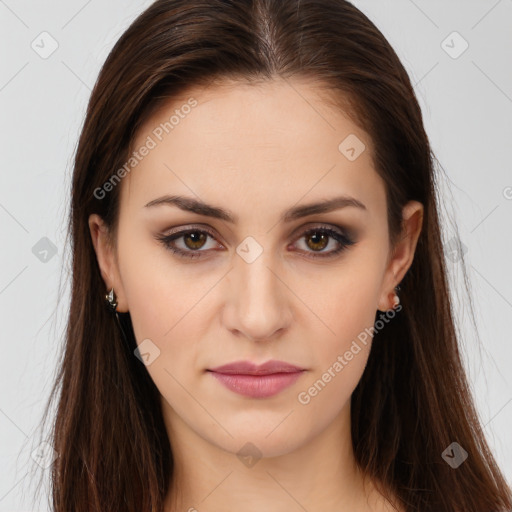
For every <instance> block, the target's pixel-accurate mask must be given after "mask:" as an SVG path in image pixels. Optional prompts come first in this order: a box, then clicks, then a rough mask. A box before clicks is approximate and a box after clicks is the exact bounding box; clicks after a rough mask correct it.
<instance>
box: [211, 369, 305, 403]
mask: <svg viewBox="0 0 512 512" xmlns="http://www.w3.org/2000/svg"><path fill="white" fill-rule="evenodd" d="M207 371H209V372H211V374H212V375H213V376H214V377H215V378H216V379H217V380H218V381H219V382H221V383H222V384H224V386H226V387H227V388H228V389H230V390H231V391H234V392H235V393H238V394H240V395H244V396H248V397H251V398H267V397H270V396H273V395H276V394H277V393H279V392H281V391H282V390H283V389H285V388H287V387H288V386H291V385H292V384H293V383H294V382H295V381H296V380H297V379H298V378H299V377H300V376H301V375H302V373H303V372H304V371H305V369H304V368H299V367H298V366H295V365H291V364H289V363H286V362H284V361H267V362H266V363H264V364H262V365H259V366H258V365H256V364H254V363H252V362H250V361H237V362H234V363H230V364H225V365H222V366H218V367H216V368H211V369H208V370H207Z"/></svg>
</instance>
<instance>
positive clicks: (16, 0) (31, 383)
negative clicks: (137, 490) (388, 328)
mask: <svg viewBox="0 0 512 512" xmlns="http://www.w3.org/2000/svg"><path fill="white" fill-rule="evenodd" d="M150 3H151V2H150V1H142V0H138V1H137V0H131V1H126V0H123V1H121V0H109V2H100V1H99V0H89V1H86V0H67V1H64V0H61V1H52V2H35V1H23V0H5V1H3V0H0V34H1V35H0V37H1V38H2V44H1V52H2V53H1V67H0V105H1V113H2V114H1V117H0V126H1V132H0V133H1V139H0V140H1V148H2V150H1V156H0V161H1V165H2V172H1V173H0V183H1V184H0V226H1V234H2V250H1V252H0V254H1V256H0V257H1V264H0V311H1V326H2V329H1V334H2V358H1V359H0V388H1V390H2V392H1V398H0V457H1V464H0V512H3V511H21V510H24V511H28V510H31V511H35V510H41V511H42V510H47V507H46V504H45V501H44V499H43V501H42V502H41V503H32V495H31V493H32V492H33V487H34V485H35V484H34V483H33V482H34V481H35V479H36V473H35V467H38V466H35V465H34V462H33V460H32V459H31V453H32V452H33V451H34V450H35V449H36V448H37V445H38V443H39V437H38V432H37V431H36V428H37V427H38V425H39V421H40V417H41V413H42V407H43V405H44V404H45V403H46V399H47V396H48V393H49V390H50V385H51V383H52V381H53V378H54V372H55V368H56V356H57V354H58V352H59V350H60V346H61V341H62V336H63V330H64V326H65V320H66V318H65V315H66V310H67V303H68V300H69V282H68V281H69V278H68V274H67V272H68V264H67V259H68V257H69V254H67V249H66V247H65V221H66V215H67V213H68V210H67V208H68V199H69V197H68V194H69V183H70V176H71V163H72V158H73V153H74V150H75V145H76V141H77V137H78V134H79V130H80V126H81V123H82V121H83V116H84V112H85V107H86V103H87V100H88V97H89V94H90V91H91V88H92V86H93V84H94V82H95V80H96V77H97V75H98V72H99V69H100V66H101V65H102V63H103V61H104V59H105V58H106V56H107V54H108V52H109V51H110V49H111V48H112V46H113V44H114V43H115V41H116V40H117V39H118V38H119V36H120V35H121V34H122V32H123V31H124V30H125V29H126V28H127V26H128V25H129V23H130V22H131V21H132V20H133V19H134V18H135V17H136V16H137V15H138V14H139V13H140V12H141V11H142V10H143V9H144V8H145V7H147V6H148V5H149V4H150ZM354 3H355V5H357V6H358V7H359V8H360V9H361V10H363V12H365V13H366V14H367V15H368V17H369V18H370V19H371V20H372V21H373V22H374V23H375V24H376V25H377V26H378V27H379V28H380V30H381V31H382V32H383V33H384V35H385V36H386V37H387V38H388V40H389V41H390V43H391V44H392V46H393V47H394V48H395V50H396V51H397V53H398V55H399V57H400V58H401V59H402V62H403V63H404V65H405V67H406V69H407V70H408V72H409V73H410V76H411V79H412V82H413V83H414V84H415V89H416V91H417V95H418V98H419V101H420V104H421V106H422V109H423V113H424V120H425V125H426V129H427V133H428V134H429V136H430V140H431V143H432V146H433V149H434V152H435V154H436V156H437V157H438V159H439V161H440V163H441V164H442V166H443V168H444V170H445V171H446V174H447V178H448V179H447V180H444V179H443V178H442V177H441V178H440V181H441V185H442V190H443V197H444V198H445V199H444V200H445V202H446V204H447V212H448V214H450V215H452V216H453V217H454V220H455V222H456V223H457V224H458V228H459V234H460V240H461V242H462V244H463V246H464V247H465V248H467V252H466V253H465V259H466V262H467V267H468V270H469V276H470V279H471V285H472V288H473V299H474V303H475V309H476V314H477V321H478V328H479V334H480V338H481V340H482V348H481V349H480V348H479V345H478V340H477V336H476V333H475V332H474V330H473V329H472V327H471V324H470V322H469V320H468V309H467V298H466V297H465V295H464V293H465V291H464V288H463V286H462V280H461V279H462V274H461V262H460V261H453V262H452V261H449V269H450V272H451V274H450V278H451V283H452V286H453V287H454V290H455V292H454V294H455V299H456V301H457V307H458V310H457V311H458V322H459V327H460V330H461V335H462V338H463V339H464V340H465V346H464V348H463V350H464V352H463V353H464V358H465V361H466V364H467V368H468V372H469V377H470V380H471V382H472V384H473V390H474V393H475V397H476V401H477V406H478V409H479V412H480V415H481V418H482V422H483V424H484V425H485V432H486V434H487V436H488V440H489V443H490V445H491V447H492V449H493V450H494V452H495V455H496V457H497V459H498V462H499V463H500V465H501V467H502V468H503V470H504V472H505V474H506V476H507V478H508V480H509V482H512V440H511V437H512V436H511V430H512V429H511V425H512V403H511V402H512V377H511V372H510V364H511V362H512V337H511V335H510V325H509V320H510V318H511V317H512V272H511V268H510V263H511V255H512V171H511V161H512V150H511V146H512V144H511V141H512V123H511V121H510V119H511V116H512V67H511V66H512V0H498V1H496V0H480V1H476V0H473V1H468V0H464V1H462V0H458V1H453V0H451V1H446V0H435V1H433V0H428V1H427V0H414V1H413V0H393V1H386V2H383V1H377V0H375V1H361V0H359V1H355V2H354ZM340 30H342V27H340ZM43 31H47V32H48V33H49V34H51V37H52V38H53V39H54V40H55V41H57V43H58V48H57V50H56V51H55V52H54V53H53V54H52V55H50V56H49V57H48V58H46V59H43V58H41V56H40V55H39V54H38V53H36V51H34V50H33V49H32V47H31V44H32V42H33V41H34V40H35V43H34V44H39V47H40V48H41V47H42V45H43V43H41V37H43V36H39V35H40V34H41V33H42V32H43ZM454 31H457V32H458V33H459V34H460V35H461V36H462V38H464V40H466V41H467V43H468V44H469V47H468V49H467V50H466V51H465V52H464V53H462V54H461V55H460V56H458V57H457V58H453V56H454V55H456V54H457V53H458V52H459V50H461V49H462V48H463V46H462V44H463V41H462V40H461V39H457V37H458V36H453V35H451V34H452V33H453V32H454ZM448 36H450V37H448ZM447 37H448V39H447ZM443 41H446V42H445V43H444V44H443ZM44 45H45V49H46V50H48V48H50V40H49V39H46V40H45V42H44ZM450 47H451V48H450ZM445 50H448V52H451V53H452V56H450V55H449V53H447V51H445ZM40 51H42V48H41V49H40ZM448 187H449V188H448ZM444 230H445V231H444V234H443V237H444V238H445V241H446V242H447V243H449V241H450V240H451V239H452V237H453V236H454V232H453V229H452V227H451V224H450V223H446V225H445V227H444ZM43 237H47V238H48V239H49V240H50V241H51V242H52V243H53V244H54V245H55V247H56V249H57V254H56V255H54V256H52V253H51V252H50V253H48V254H47V255H46V256H45V255H44V253H41V252H39V255H38V256H37V255H36V254H34V252H33V250H32V249H33V247H34V246H36V244H37V243H42V242H40V240H41V239H42V238H43ZM36 247H39V246H36ZM40 250H41V249H40ZM35 252H36V253H37V252H38V251H35ZM45 257H46V259H47V261H41V258H43V259H44V258H45ZM455 260H457V258H455ZM63 268H64V270H62V269H63ZM61 274H62V279H61ZM59 297H60V301H59ZM93 299H95V298H93V297H91V300H93ZM97 299H98V300H100V299H99V298H97ZM405 307H406V305H405ZM34 466H35V467H34ZM46 471H48V470H46ZM37 476H38V474H37Z"/></svg>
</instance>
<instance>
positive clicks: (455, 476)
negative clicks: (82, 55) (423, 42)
mask: <svg viewBox="0 0 512 512" xmlns="http://www.w3.org/2000/svg"><path fill="white" fill-rule="evenodd" d="M433 162H434V156H433V154H432V152H431V148H430V145H429V140H428V138H427V135H426V133H425V130H424V126H423V120H422V115H421V110H420V107H419V105H418V102H417V100H416V97H415V94H414V90H413V88H412V86H411V83H410V80H409V77H408V75H407V73H406V71H405V70H404V68H403V66H402V64H401V63H400V61H399V59H398V58H397V55H396V54H395V52H394V51H393V49H392V48H391V47H390V45H389V43H388V42H387V41H386V39H385V38H384V36H383V35H382V34H381V33H380V32H379V30H378V29H377V28H376V27H375V25H374V24H373V23H372V22H371V21H370V20H369V19H368V18H367V17H366V16H365V15H364V14H362V13H361V12H360V11H359V10H358V9H356V8H355V7H354V6H353V5H352V4H350V3H348V2H346V1H343V0H300V1H299V0H208V1H206V0H186V1H185V0H158V1H157V2H155V3H154V4H152V5H151V6H150V7H149V8H148V9H147V10H146V11H145V12H144V13H143V14H142V15H141V16H140V17H139V18H138V19H137V20H135V22H134V23H133V24H132V25H131V26H130V27H129V29H128V30H127V31H126V32H125V33H124V34H123V36H122V37H121V38H120V40H119V41H118V43H117V44H116V45H115V47H114V49H113V50H112V52H111V53H110V55H109V57H108V59H107V61H106V62H105V64H104V66H103V69H102V70H101V73H100V75H99V78H98V80H97V83H96V85H95V87H94V90H93V92H92V95H91V99H90V103H89V107H88V111H87V116H86V119H85V124H84V126H83V130H82V133H81V136H80V141H79V145H78V148H77V153H76V160H75V167H74V176H73V183H72V209H71V218H70V226H69V227H70V235H71V237H72V251H73V284H72V302H71V306H70V311H69V323H68V330H67V339H66V346H65V353H64V357H63V362H62V366H61V371H60V374H59V376H58V379H57V381H56V383H55V387H54V390H53V394H54V395H56V393H57V390H58V391H59V396H58V410H57V416H56V420H55V423H54V431H53V434H54V438H53V446H54V448H55V450H56V452H57V454H58V458H57V459H56V460H55V462H54V464H53V467H52V484H53V488H52V492H53V495H52V497H53V510H54V511H55V512H69V511H70V510H73V511H74V512H79V511H83V512H85V511H107V510H108V511H133V512H135V511H137V512H141V511H147V512H150V511H155V512H156V511H158V512H163V511H165V512H176V511H186V510H189V511H193V510H197V511H200V512H203V511H204V512H206V511H217V512H218V511H232V510H240V511H244V512H253V511H260V510H271V511H273V512H274V511H283V512H284V511H286V512H290V511H304V510H307V511H309V512H313V511H323V512H326V511H332V512H334V511H337V512H339V511H350V512H359V511H360V512H362V511H374V512H383V511H391V510H396V511H402V512H412V511H415V512H427V511H432V512H433V511H435V512H443V511H447V512H448V511H450V512H451V511H458V512H462V511H464V512H491V511H493V512H497V511H506V510H511V508H512V497H511V491H510V489H509V488H508V487H507V483H506V481H505V479H504V477H503V475H502V474H501V472H500V470H499V468H498V467H497V465H496V463H495V461H494V458H493V456H492V454H491V452H490V450H489V447H488V445H487V443H486V441H485V438H484V435H483V433H482V428H481V425H480V423H479V420H478V416H477V412H476V410H475V406H474V404H473V400H472V398H471V395H470V392H469V387H468V382H467V380H466V376H465V373H464V369H463V365H462V363H461V358H460V354H459V348H458V340H457V336H456V330H455V327H454V320H453V317H452V306H451V299H450V295H449V287H448V283H447V274H446V267H445V257H444V249H443V245H442V240H441V236H440V222H439V217H438V204H437V199H436V192H437V188H436V181H435V173H434V163H433ZM106 306H108V307H106Z"/></svg>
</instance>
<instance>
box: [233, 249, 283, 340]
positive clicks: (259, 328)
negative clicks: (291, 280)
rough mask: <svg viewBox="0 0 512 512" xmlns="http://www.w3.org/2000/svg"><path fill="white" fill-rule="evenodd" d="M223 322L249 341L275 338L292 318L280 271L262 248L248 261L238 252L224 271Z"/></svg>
mask: <svg viewBox="0 0 512 512" xmlns="http://www.w3.org/2000/svg"><path fill="white" fill-rule="evenodd" d="M228 278H229V279H228V282H227V283H226V284H227V287H228V289H229V292H228V297H229V298H228V301H227V303H226V304H225V309H224V324H225V326H226V327H227V328H228V329H229V330H230V331H231V332H234V333H235V334H237V335H238V336H244V337H246V338H247V339H250V340H251V341H265V340H270V339H275V338H276V336H279V335H281V334H282V333H283V332H284V331H285V330H286V329H287V328H288V327H289V325H290V323H291V320H292V312H291V309H290V308H291V303H290V295H293V294H292V292H291V291H290V290H289V288H288V287H287V285H286V282H285V279H284V273H283V271H282V270H280V267H279V266H278V265H276V264H275V262H274V263H273V262H272V261H271V257H270V255H267V254H266V252H265V251H263V253H262V254H261V255H260V256H259V257H258V258H257V259H256V260H255V261H252V262H251V263H248V262H247V261H245V260H244V259H243V258H239V257H238V256H237V257H236V258H235V260H234V267H233V268H232V270H231V272H229V274H228Z"/></svg>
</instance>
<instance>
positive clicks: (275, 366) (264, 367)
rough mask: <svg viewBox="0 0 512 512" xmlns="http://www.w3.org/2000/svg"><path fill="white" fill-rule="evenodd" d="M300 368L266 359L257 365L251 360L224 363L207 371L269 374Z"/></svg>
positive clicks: (298, 369)
mask: <svg viewBox="0 0 512 512" xmlns="http://www.w3.org/2000/svg"><path fill="white" fill-rule="evenodd" d="M303 370H304V368H300V367H298V366H295V365H293V364H290V363H287V362H285V361H274V360H272V361H267V362H266V363H263V364H260V365H257V364H255V363H253V362H251V361H235V362H234V363H229V364H224V365H222V366H217V367H216V368H210V369H209V371H211V372H216V373H229V374H240V375H269V374H271V373H294V372H300V371H303Z"/></svg>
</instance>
